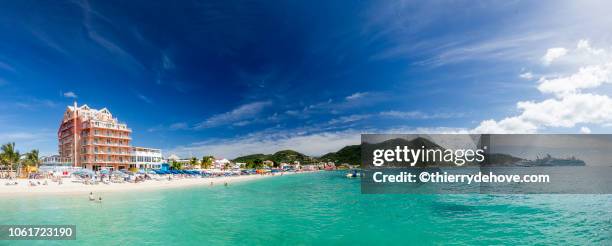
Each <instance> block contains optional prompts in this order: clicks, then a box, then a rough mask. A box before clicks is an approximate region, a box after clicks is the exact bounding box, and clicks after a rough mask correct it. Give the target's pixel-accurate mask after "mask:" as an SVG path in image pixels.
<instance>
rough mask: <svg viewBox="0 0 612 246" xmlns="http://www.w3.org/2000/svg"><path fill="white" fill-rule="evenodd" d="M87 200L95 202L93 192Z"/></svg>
mask: <svg viewBox="0 0 612 246" xmlns="http://www.w3.org/2000/svg"><path fill="white" fill-rule="evenodd" d="M89 200H90V201H94V200H96V198H94V195H93V192H89Z"/></svg>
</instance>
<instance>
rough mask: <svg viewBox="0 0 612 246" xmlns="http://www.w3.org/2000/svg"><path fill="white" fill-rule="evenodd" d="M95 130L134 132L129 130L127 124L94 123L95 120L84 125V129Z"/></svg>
mask: <svg viewBox="0 0 612 246" xmlns="http://www.w3.org/2000/svg"><path fill="white" fill-rule="evenodd" d="M93 128H100V129H111V130H118V131H124V132H132V129H130V128H128V127H127V125H126V124H120V123H109V122H104V121H93V120H92V121H88V122H85V123H83V129H93Z"/></svg>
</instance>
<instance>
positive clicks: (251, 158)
mask: <svg viewBox="0 0 612 246" xmlns="http://www.w3.org/2000/svg"><path fill="white" fill-rule="evenodd" d="M257 160H259V161H266V160H270V161H273V162H274V163H276V164H279V163H282V162H286V163H293V162H294V161H299V162H300V163H310V162H312V161H313V158H311V157H309V156H307V155H304V154H302V153H300V152H297V151H295V150H281V151H278V152H276V153H274V154H271V155H266V154H252V155H245V156H241V157H238V158H236V159H234V160H233V161H234V162H242V163H253V162H255V161H257Z"/></svg>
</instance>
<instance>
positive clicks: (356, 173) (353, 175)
mask: <svg viewBox="0 0 612 246" xmlns="http://www.w3.org/2000/svg"><path fill="white" fill-rule="evenodd" d="M361 176H362V174H361V172H360V171H358V170H352V172H351V171H349V172H348V173H346V177H347V178H357V177H361Z"/></svg>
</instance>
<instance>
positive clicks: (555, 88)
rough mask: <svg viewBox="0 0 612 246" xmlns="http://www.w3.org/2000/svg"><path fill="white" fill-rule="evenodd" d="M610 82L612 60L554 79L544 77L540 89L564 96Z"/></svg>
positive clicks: (611, 78)
mask: <svg viewBox="0 0 612 246" xmlns="http://www.w3.org/2000/svg"><path fill="white" fill-rule="evenodd" d="M610 82H612V62H610V63H607V64H601V65H592V66H587V67H582V68H580V70H579V71H578V72H577V73H575V74H572V75H570V76H560V77H557V78H554V79H547V78H542V79H540V85H539V86H538V90H540V91H541V92H544V93H553V94H556V95H558V96H563V95H566V94H569V93H576V92H580V90H581V89H589V88H595V87H598V86H600V85H602V84H603V83H610Z"/></svg>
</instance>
